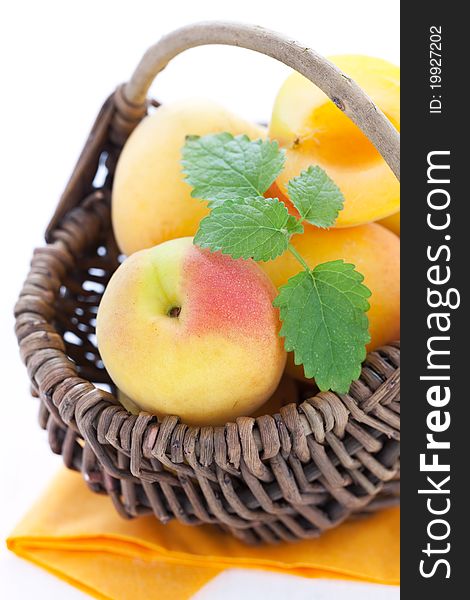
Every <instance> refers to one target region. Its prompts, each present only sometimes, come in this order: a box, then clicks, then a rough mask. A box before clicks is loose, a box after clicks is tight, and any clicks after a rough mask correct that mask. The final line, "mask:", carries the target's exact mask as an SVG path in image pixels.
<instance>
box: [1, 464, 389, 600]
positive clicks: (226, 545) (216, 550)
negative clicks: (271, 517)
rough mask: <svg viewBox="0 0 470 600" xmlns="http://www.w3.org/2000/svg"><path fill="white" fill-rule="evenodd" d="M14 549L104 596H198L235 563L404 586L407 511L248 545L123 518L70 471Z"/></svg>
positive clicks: (22, 529)
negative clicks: (293, 539) (402, 533)
mask: <svg viewBox="0 0 470 600" xmlns="http://www.w3.org/2000/svg"><path fill="white" fill-rule="evenodd" d="M7 544H8V547H9V548H10V550H12V551H13V552H15V553H16V554H18V555H19V556H22V557H23V558H26V559H28V560H30V561H32V562H34V563H36V564H38V565H40V566H42V567H44V568H45V569H47V570H48V571H51V572H52V573H54V574H55V575H57V576H59V577H61V578H62V579H65V580H66V581H68V582H69V583H71V584H72V585H74V586H76V587H78V588H80V589H82V590H85V591H86V592H88V593H89V594H91V595H92V596H95V597H96V598H105V599H108V600H109V599H112V600H139V599H145V598H150V597H155V596H154V594H155V590H158V592H159V594H158V595H159V597H161V598H173V599H174V600H184V599H186V598H190V597H191V595H192V594H194V593H195V592H196V591H197V590H198V589H199V588H200V587H202V586H203V585H204V584H205V583H206V582H207V581H209V580H210V579H211V578H212V577H214V576H215V575H217V573H219V572H220V571H222V570H223V569H226V568H228V567H244V568H254V569H270V570H276V571H282V572H285V573H291V574H295V575H301V576H304V577H330V578H331V577H332V578H338V579H353V580H361V581H371V582H376V583H385V584H391V585H397V584H398V583H399V511H398V509H387V510H384V511H381V512H379V513H377V514H375V515H373V516H371V517H368V518H366V519H361V520H358V521H352V522H349V523H345V524H343V525H341V526H340V527H338V528H336V529H334V530H332V531H329V532H328V533H326V534H324V535H323V536H322V537H320V538H319V539H316V540H308V541H302V542H298V543H294V544H279V545H277V546H266V545H265V546H258V547H249V546H245V545H244V544H242V543H241V542H239V541H237V540H236V539H235V538H233V537H232V536H230V535H229V534H225V533H222V532H220V531H218V530H216V529H215V528H213V527H210V526H202V527H188V526H185V525H180V524H179V523H177V522H172V523H170V524H168V525H162V524H160V523H159V522H158V521H157V520H156V519H155V518H153V517H142V518H140V519H135V520H132V521H126V520H123V519H121V518H120V517H119V516H118V515H117V514H116V513H115V511H114V508H113V507H112V505H111V502H110V500H109V498H107V497H106V496H99V495H97V494H94V493H92V492H90V491H89V490H88V488H87V487H86V485H85V484H84V482H83V481H82V478H81V476H80V475H79V474H77V473H74V472H71V471H67V470H63V471H62V472H61V473H60V474H59V476H58V477H57V479H56V480H55V481H54V482H53V483H52V485H51V487H50V488H49V489H48V491H47V492H46V494H45V495H44V496H43V497H42V498H41V499H40V500H39V501H38V502H37V504H36V505H35V506H33V508H32V509H31V511H30V512H29V513H28V514H27V515H26V517H25V518H24V519H23V521H22V522H21V523H20V524H19V525H18V526H17V528H16V529H15V531H14V532H13V533H12V535H11V536H10V538H9V539H8V540H7Z"/></svg>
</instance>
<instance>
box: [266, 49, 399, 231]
mask: <svg viewBox="0 0 470 600" xmlns="http://www.w3.org/2000/svg"><path fill="white" fill-rule="evenodd" d="M330 60H331V61H332V62H333V63H335V64H336V65H337V66H338V67H339V68H340V69H341V70H342V71H344V72H345V73H346V74H347V75H349V76H350V77H352V78H353V79H354V80H355V81H356V82H357V83H358V84H359V85H360V86H361V87H362V88H363V89H364V90H365V91H366V92H367V94H368V95H369V96H370V97H371V98H372V100H374V102H375V103H376V104H377V105H378V106H379V108H380V109H381V110H382V111H383V112H384V113H385V115H386V116H387V117H388V118H389V119H390V121H391V122H392V123H393V125H395V127H396V128H397V129H398V128H399V124H400V112H399V110H400V109H399V100H400V71H399V68H398V67H396V66H395V65H393V64H391V63H389V62H387V61H385V60H381V59H379V58H372V57H369V56H356V55H351V56H348V55H345V56H335V57H332V58H330ZM269 137H270V138H272V139H276V140H278V141H279V144H280V145H281V146H282V147H283V148H285V149H286V153H287V159H286V167H285V169H284V171H283V172H282V173H281V174H280V175H279V177H278V179H277V184H278V185H279V188H280V189H281V191H282V192H283V193H284V194H285V195H286V196H288V192H287V183H288V181H289V180H290V179H291V178H292V177H295V176H297V175H299V173H300V172H301V171H302V170H304V169H306V168H307V167H308V166H310V165H312V164H313V165H319V166H321V167H322V168H323V169H324V170H325V171H326V172H327V173H328V175H329V176H330V177H331V178H332V179H333V181H334V182H335V183H336V184H337V185H338V187H339V188H340V189H341V191H342V192H343V194H344V197H345V203H344V210H342V211H341V212H340V214H339V216H338V219H337V221H336V223H335V227H350V226H353V225H360V224H364V223H369V222H371V221H376V220H378V219H382V218H384V217H387V216H389V215H392V214H394V213H396V212H397V211H398V209H399V205H400V199H399V198H400V196H399V184H398V181H397V180H396V178H395V176H394V175H393V173H392V171H391V170H390V168H389V167H388V165H387V164H386V163H385V161H384V160H383V158H382V157H381V156H380V154H379V152H378V151H377V150H376V148H375V147H374V146H373V144H372V143H371V142H370V141H369V140H368V139H367V137H366V136H365V135H364V134H363V133H362V132H361V131H360V129H359V128H358V127H357V126H356V125H355V124H354V123H353V122H352V121H351V120H350V119H349V118H348V117H347V116H346V115H345V114H344V113H343V112H341V110H339V109H338V108H337V107H336V106H335V104H334V103H333V102H332V101H331V100H330V99H329V98H328V97H327V96H326V94H324V93H323V92H322V91H321V90H320V89H319V88H317V87H316V86H315V85H314V84H313V83H311V82H310V81H309V80H308V79H306V78H305V77H303V76H302V75H299V74H298V73H293V74H292V75H290V76H289V77H288V78H287V80H286V81H285V83H284V84H283V86H282V87H281V89H280V91H279V93H278V95H277V98H276V100H275V103H274V108H273V113H272V118H271V123H270V126H269Z"/></svg>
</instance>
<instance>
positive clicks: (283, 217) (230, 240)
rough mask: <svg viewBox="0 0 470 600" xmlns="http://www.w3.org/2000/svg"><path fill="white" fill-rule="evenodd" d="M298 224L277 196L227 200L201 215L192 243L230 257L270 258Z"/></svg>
mask: <svg viewBox="0 0 470 600" xmlns="http://www.w3.org/2000/svg"><path fill="white" fill-rule="evenodd" d="M302 231H303V227H302V225H299V223H298V222H297V221H296V219H295V217H293V216H292V215H290V214H289V212H288V210H287V208H286V206H285V204H283V203H282V202H280V201H279V200H278V199H277V198H263V197H257V198H245V199H243V200H240V199H239V200H237V201H235V202H234V201H233V200H227V201H226V202H224V203H223V204H221V205H220V206H217V207H216V208H214V209H212V211H211V212H210V214H209V215H208V216H207V217H205V218H204V219H203V220H202V221H201V223H200V225H199V230H198V232H197V233H196V236H195V238H194V243H195V244H196V245H197V246H200V247H201V248H209V249H210V250H212V251H213V252H215V251H220V252H222V253H223V254H229V255H230V256H231V257H232V258H244V259H248V258H253V259H254V260H262V261H267V260H272V259H273V258H276V256H279V255H280V254H282V253H283V252H284V251H285V250H286V249H287V246H288V245H289V240H290V237H291V236H292V235H293V234H294V233H301V232H302Z"/></svg>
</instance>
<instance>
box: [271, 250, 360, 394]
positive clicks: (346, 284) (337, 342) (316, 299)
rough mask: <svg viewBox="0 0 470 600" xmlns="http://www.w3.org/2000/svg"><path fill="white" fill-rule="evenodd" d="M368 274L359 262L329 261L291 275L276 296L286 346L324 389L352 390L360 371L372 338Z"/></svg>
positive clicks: (321, 388) (297, 361)
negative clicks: (358, 266) (365, 281)
mask: <svg viewBox="0 0 470 600" xmlns="http://www.w3.org/2000/svg"><path fill="white" fill-rule="evenodd" d="M363 279H364V277H363V276H362V275H361V274H360V273H358V272H357V271H355V267H354V265H351V264H348V263H345V262H344V261H342V260H336V261H332V262H327V263H323V264H321V265H318V266H316V267H315V268H314V269H313V270H310V271H301V272H300V273H298V274H297V275H295V276H294V277H292V278H291V279H289V281H288V282H287V283H286V284H285V285H283V286H282V287H281V288H280V290H279V295H278V296H277V298H276V299H275V300H274V306H276V307H278V308H279V309H280V318H281V321H282V328H281V333H280V335H282V336H284V338H285V347H286V350H287V351H289V352H290V351H294V360H295V364H297V365H298V364H303V366H304V372H305V375H306V377H309V378H311V377H314V378H315V382H316V383H317V385H318V387H319V388H320V390H322V391H325V390H329V389H331V390H334V391H336V392H339V393H346V392H347V391H348V389H349V386H350V385H351V382H352V381H354V380H355V379H357V378H358V377H359V375H360V372H361V363H362V361H363V360H364V359H365V356H366V349H365V345H366V344H367V343H368V342H369V341H370V336H369V332H368V319H367V315H366V314H365V313H366V311H367V310H368V309H369V302H368V301H367V298H368V297H369V296H370V291H369V290H368V289H367V287H366V286H365V285H363V283H362V281H363Z"/></svg>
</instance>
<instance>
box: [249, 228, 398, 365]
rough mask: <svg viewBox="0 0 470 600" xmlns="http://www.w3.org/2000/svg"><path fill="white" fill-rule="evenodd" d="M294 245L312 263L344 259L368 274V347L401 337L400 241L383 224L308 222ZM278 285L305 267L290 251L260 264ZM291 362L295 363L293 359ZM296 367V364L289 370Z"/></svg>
mask: <svg viewBox="0 0 470 600" xmlns="http://www.w3.org/2000/svg"><path fill="white" fill-rule="evenodd" d="M304 227H305V232H304V233H303V234H302V235H296V236H294V237H293V238H292V244H293V245H294V247H295V248H296V250H297V251H298V252H299V253H300V254H301V256H302V257H303V258H304V259H305V260H306V262H307V264H308V265H309V267H311V268H313V267H315V266H316V265H318V264H320V263H323V262H328V261H331V260H337V259H343V260H344V261H345V262H349V263H352V264H354V265H355V266H356V269H357V270H358V271H359V272H360V273H362V274H363V275H364V284H365V285H366V286H367V287H368V288H369V289H370V291H371V292H372V295H371V297H370V298H369V303H370V309H369V312H368V313H367V314H368V317H369V331H370V335H371V341H370V344H369V346H368V350H373V349H374V348H377V347H379V346H381V345H383V344H386V343H388V342H391V341H393V340H396V339H399V338H400V240H399V238H398V237H397V236H396V235H395V234H394V233H392V232H391V231H389V230H388V229H386V228H385V227H382V226H381V225H378V224H376V223H370V224H367V225H359V226H357V227H351V228H344V229H330V230H325V229H318V228H316V227H313V226H312V225H308V224H307V225H305V224H304ZM259 265H260V266H261V268H262V269H263V270H264V271H265V273H267V274H268V275H269V277H270V279H271V281H272V282H273V283H274V285H275V286H276V287H279V286H281V285H283V284H284V283H286V282H287V280H288V279H289V278H290V277H292V276H294V275H295V274H297V273H298V272H299V271H300V270H301V269H302V266H301V265H300V263H299V262H298V261H297V260H296V259H295V258H294V256H293V255H292V254H291V253H290V252H285V253H284V254H283V255H282V256H279V257H278V258H276V259H275V260H273V261H270V262H266V263H259ZM288 365H289V362H288ZM288 371H289V372H292V370H291V369H288Z"/></svg>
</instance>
